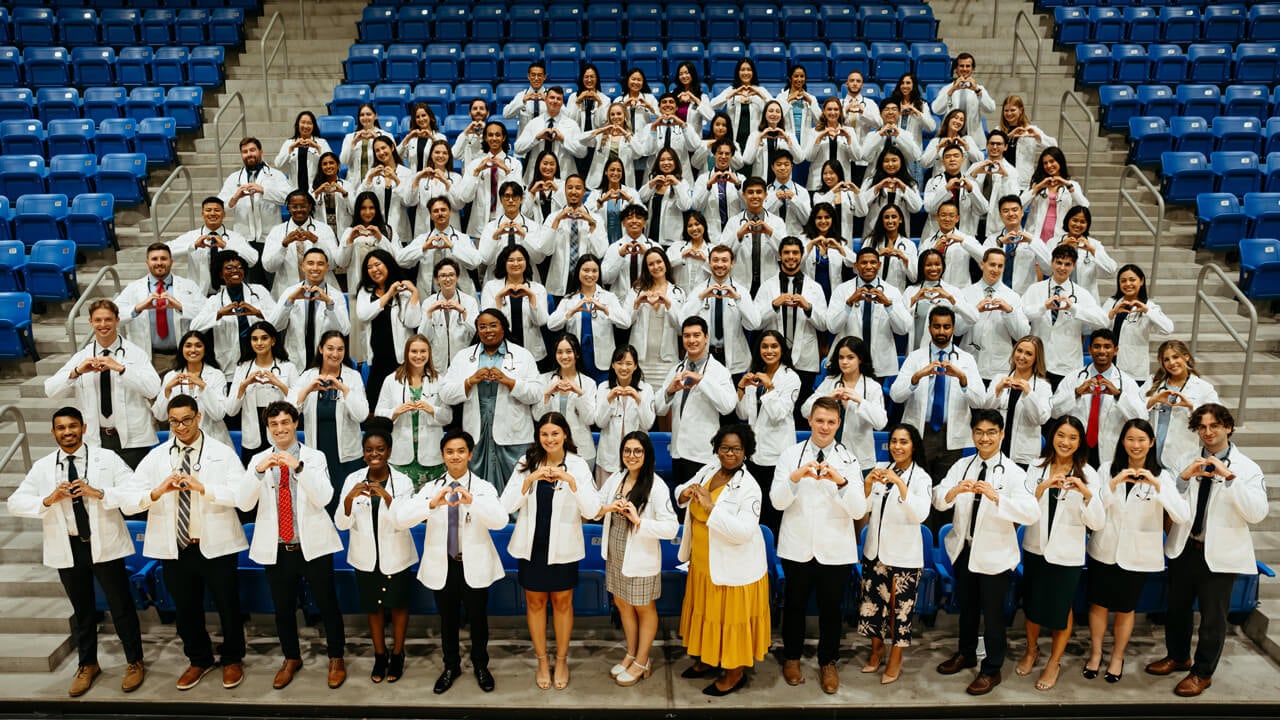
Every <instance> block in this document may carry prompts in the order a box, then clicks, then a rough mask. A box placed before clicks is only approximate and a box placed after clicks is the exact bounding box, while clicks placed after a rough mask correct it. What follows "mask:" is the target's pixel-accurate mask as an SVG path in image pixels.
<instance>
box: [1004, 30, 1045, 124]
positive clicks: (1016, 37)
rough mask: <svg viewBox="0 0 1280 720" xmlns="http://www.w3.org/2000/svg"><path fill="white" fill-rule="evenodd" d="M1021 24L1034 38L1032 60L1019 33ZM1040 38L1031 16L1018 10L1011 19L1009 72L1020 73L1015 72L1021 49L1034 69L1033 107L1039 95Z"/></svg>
mask: <svg viewBox="0 0 1280 720" xmlns="http://www.w3.org/2000/svg"><path fill="white" fill-rule="evenodd" d="M1023 25H1026V26H1027V27H1028V28H1030V29H1031V36H1032V37H1034V38H1035V43H1036V56H1035V60H1034V62H1032V58H1031V48H1030V47H1029V46H1028V45H1027V41H1026V39H1025V38H1024V37H1023V36H1022V34H1021V31H1022V26H1023ZM1040 40H1041V38H1040V31H1039V30H1037V29H1036V26H1035V24H1034V23H1032V22H1031V17H1030V16H1028V15H1027V11H1026V10H1019V11H1018V17H1016V18H1014V21H1013V51H1012V52H1011V53H1010V54H1009V74H1010V75H1014V74H1021V73H1016V69H1017V62H1018V50H1019V49H1021V50H1022V52H1023V54H1025V55H1026V56H1027V61H1028V62H1032V64H1031V69H1033V70H1035V79H1034V80H1033V81H1032V84H1031V107H1033V108H1034V107H1036V100H1037V99H1039V97H1040V59H1041V53H1042V51H1043V48H1042V47H1041V42H1040Z"/></svg>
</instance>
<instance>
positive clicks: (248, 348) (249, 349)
mask: <svg viewBox="0 0 1280 720" xmlns="http://www.w3.org/2000/svg"><path fill="white" fill-rule="evenodd" d="M255 330H261V331H262V332H264V333H266V334H268V335H270V336H271V339H272V340H275V343H273V344H272V345H271V357H273V358H275V359H276V360H279V361H281V362H286V361H288V359H289V351H288V350H286V349H285V347H284V338H283V337H281V336H280V331H279V330H276V326H275V325H272V324H271V323H269V322H267V321H266V320H259V321H258V322H256V323H254V324H252V325H250V326H249V337H253V332H254V331H255ZM206 347H207V346H206ZM212 357H214V355H213V354H210V353H209V352H207V351H206V352H205V362H206V363H208V362H209V359H210V358H212ZM256 359H258V354H257V353H256V352H254V351H253V346H252V344H250V343H245V345H244V349H243V350H241V351H240V362H242V363H246V362H253V361H254V360H256ZM215 367H216V366H215Z"/></svg>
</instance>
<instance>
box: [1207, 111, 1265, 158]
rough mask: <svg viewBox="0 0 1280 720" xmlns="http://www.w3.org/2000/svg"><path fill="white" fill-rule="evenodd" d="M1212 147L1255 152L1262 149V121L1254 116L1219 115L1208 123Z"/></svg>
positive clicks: (1221, 149)
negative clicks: (1211, 135) (1212, 141)
mask: <svg viewBox="0 0 1280 720" xmlns="http://www.w3.org/2000/svg"><path fill="white" fill-rule="evenodd" d="M1209 129H1210V131H1211V132H1212V133H1213V138H1214V149H1215V150H1218V151H1228V152H1230V151H1238V152H1251V153H1257V152H1259V151H1260V150H1262V140H1263V137H1262V121H1261V120H1259V119H1257V118H1255V117H1246V116H1220V117H1216V118H1214V119H1213V120H1212V121H1211V122H1210V123H1209Z"/></svg>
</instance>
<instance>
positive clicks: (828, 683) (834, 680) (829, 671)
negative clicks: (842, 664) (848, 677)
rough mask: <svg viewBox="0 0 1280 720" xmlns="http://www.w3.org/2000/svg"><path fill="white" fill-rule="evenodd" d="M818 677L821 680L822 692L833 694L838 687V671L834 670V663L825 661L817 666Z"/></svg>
mask: <svg viewBox="0 0 1280 720" xmlns="http://www.w3.org/2000/svg"><path fill="white" fill-rule="evenodd" d="M818 677H819V678H820V679H821V680H822V692H824V693H826V694H828V695H834V694H835V692H836V691H837V690H839V689H840V673H838V672H836V664H835V663H827V664H826V665H823V666H822V667H821V668H819V669H818Z"/></svg>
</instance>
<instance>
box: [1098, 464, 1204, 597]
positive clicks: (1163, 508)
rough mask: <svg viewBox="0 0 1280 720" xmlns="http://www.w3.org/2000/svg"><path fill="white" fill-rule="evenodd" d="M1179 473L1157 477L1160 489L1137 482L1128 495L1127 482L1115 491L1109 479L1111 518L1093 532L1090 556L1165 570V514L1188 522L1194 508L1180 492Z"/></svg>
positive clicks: (1131, 567)
mask: <svg viewBox="0 0 1280 720" xmlns="http://www.w3.org/2000/svg"><path fill="white" fill-rule="evenodd" d="M1106 471H1107V472H1110V467H1107V468H1106ZM1176 476H1177V473H1174V472H1170V471H1169V470H1165V471H1163V472H1161V473H1160V474H1159V475H1157V476H1156V481H1157V482H1159V483H1160V489H1159V490H1156V489H1154V488H1152V487H1151V486H1150V485H1146V484H1137V485H1134V486H1133V489H1132V490H1130V491H1129V492H1128V494H1127V495H1126V493H1125V488H1127V487H1128V484H1127V483H1120V484H1119V485H1116V489H1115V490H1111V481H1110V480H1109V479H1108V480H1107V481H1106V482H1105V483H1104V487H1103V489H1102V494H1103V500H1104V502H1105V507H1106V520H1107V521H1106V523H1105V524H1104V525H1103V526H1102V527H1101V528H1098V529H1097V530H1094V531H1093V533H1091V534H1090V535H1089V557H1091V558H1093V559H1094V560H1097V561H1098V562H1104V563H1107V564H1110V565H1119V566H1120V567H1122V568H1124V569H1125V570H1128V571H1130V572H1160V571H1161V570H1164V516H1165V513H1168V514H1169V518H1170V519H1172V520H1173V523H1174V525H1178V524H1181V523H1185V522H1186V521H1187V519H1188V518H1189V517H1190V516H1189V515H1188V514H1187V513H1189V512H1190V511H1191V508H1190V506H1189V505H1188V504H1187V499H1186V498H1184V497H1183V496H1182V495H1180V494H1178V484H1177V477H1176Z"/></svg>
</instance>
